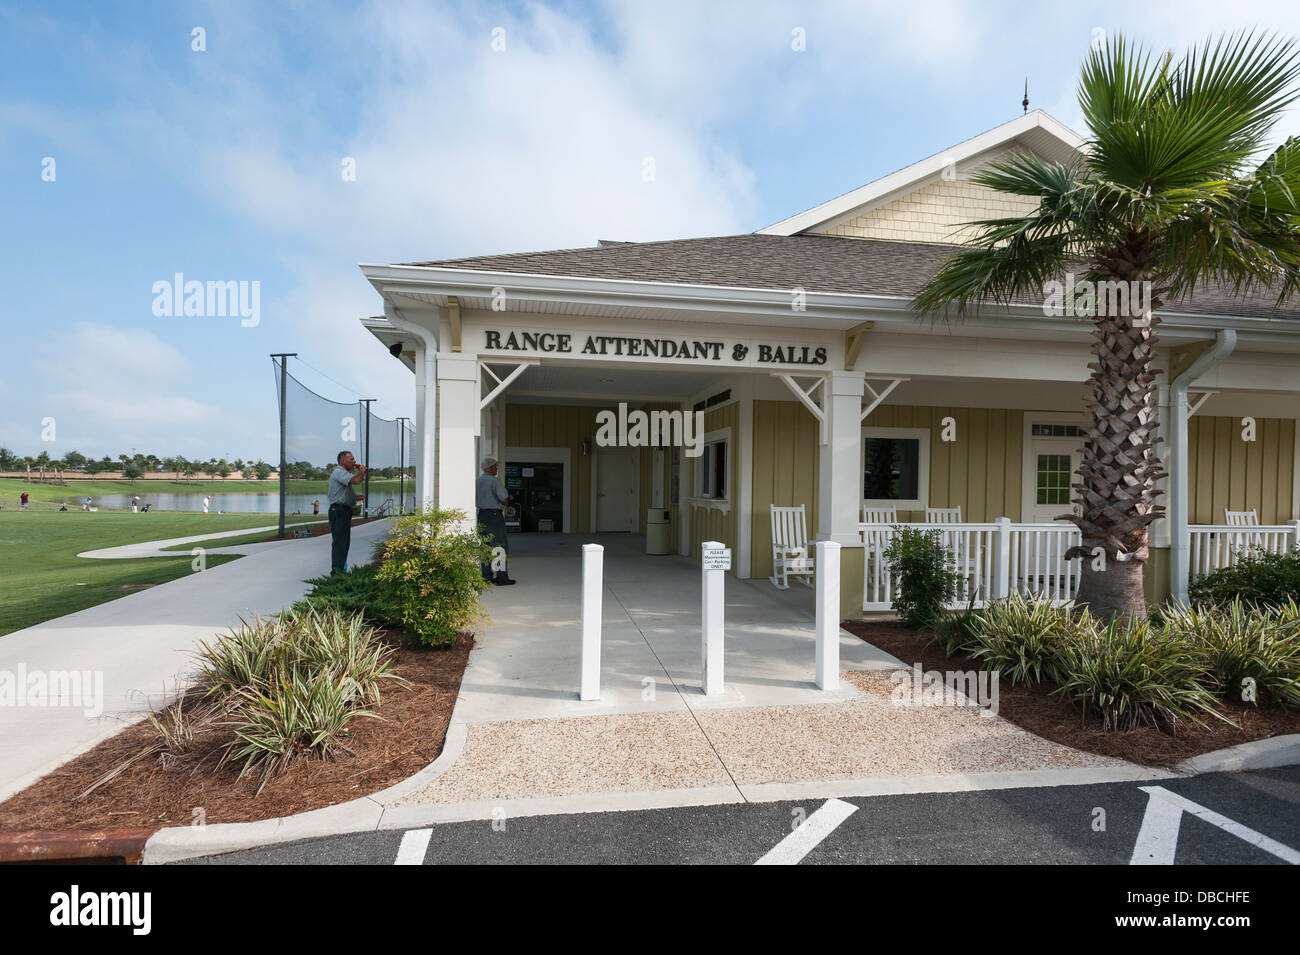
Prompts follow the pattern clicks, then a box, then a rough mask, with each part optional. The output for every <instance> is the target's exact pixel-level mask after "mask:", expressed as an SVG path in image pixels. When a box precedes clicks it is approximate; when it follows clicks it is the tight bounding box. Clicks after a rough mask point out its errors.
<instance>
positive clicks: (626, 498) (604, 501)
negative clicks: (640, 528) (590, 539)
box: [596, 449, 638, 532]
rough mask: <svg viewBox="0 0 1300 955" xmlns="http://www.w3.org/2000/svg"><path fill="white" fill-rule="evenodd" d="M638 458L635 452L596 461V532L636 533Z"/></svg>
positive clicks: (602, 454) (599, 457)
mask: <svg viewBox="0 0 1300 955" xmlns="http://www.w3.org/2000/svg"><path fill="white" fill-rule="evenodd" d="M637 463H638V455H637V452H636V451H635V450H634V449H628V450H621V451H606V450H604V449H602V450H601V451H600V453H599V454H598V455H597V457H596V530H597V532H605V531H629V532H630V531H634V530H636V493H637Z"/></svg>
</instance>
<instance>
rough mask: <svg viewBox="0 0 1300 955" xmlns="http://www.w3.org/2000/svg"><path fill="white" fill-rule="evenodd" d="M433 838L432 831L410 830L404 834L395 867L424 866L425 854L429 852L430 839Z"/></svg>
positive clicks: (394, 863)
mask: <svg viewBox="0 0 1300 955" xmlns="http://www.w3.org/2000/svg"><path fill="white" fill-rule="evenodd" d="M432 836H433V830H432V829H410V830H407V831H406V832H404V833H403V834H402V844H401V845H400V846H398V847H397V858H396V859H394V860H393V865H424V854H425V853H426V852H428V851H429V839H430V838H431V837H432Z"/></svg>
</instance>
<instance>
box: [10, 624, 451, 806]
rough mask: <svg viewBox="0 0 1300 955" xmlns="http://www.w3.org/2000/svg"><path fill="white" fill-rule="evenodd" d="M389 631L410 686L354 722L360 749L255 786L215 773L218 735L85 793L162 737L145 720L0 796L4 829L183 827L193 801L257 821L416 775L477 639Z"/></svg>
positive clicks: (431, 750) (447, 716) (438, 739)
mask: <svg viewBox="0 0 1300 955" xmlns="http://www.w3.org/2000/svg"><path fill="white" fill-rule="evenodd" d="M385 637H386V639H388V640H389V642H390V643H391V644H392V645H393V646H396V647H399V649H398V650H397V652H396V653H395V654H394V656H393V669H394V671H395V672H396V673H397V674H398V675H399V676H402V677H404V678H405V679H407V680H409V681H410V683H411V685H410V686H409V687H404V686H401V685H392V684H390V685H388V686H387V687H386V688H385V689H384V691H383V697H382V701H381V703H380V705H379V707H378V708H377V709H376V712H377V713H378V714H379V715H380V716H381V717H383V719H382V720H380V719H366V718H359V719H356V720H354V721H353V722H352V724H351V726H352V733H351V736H350V739H349V746H351V747H352V748H353V749H355V750H356V755H355V756H344V757H342V758H340V759H338V760H336V761H323V760H312V761H310V762H299V763H297V764H295V765H294V766H292V768H290V769H289V771H288V772H287V773H285V775H283V776H280V777H277V778H276V779H273V780H272V781H271V782H269V783H267V785H266V788H264V789H263V790H262V792H261V793H260V794H258V793H257V785H258V784H257V780H255V779H254V778H252V777H249V778H246V779H244V780H239V779H238V778H237V776H238V773H237V770H236V769H235V768H233V767H231V766H226V767H223V768H222V769H221V771H220V772H218V773H215V774H214V773H213V772H212V768H213V767H214V766H215V765H216V762H217V760H218V758H219V756H220V747H219V745H217V744H211V745H208V746H206V747H200V748H198V749H196V751H195V752H193V753H190V754H186V755H185V756H184V757H183V758H182V759H181V760H180V761H179V762H177V763H175V764H173V765H172V766H170V767H168V768H163V767H161V766H160V765H159V764H158V763H157V762H156V761H154V760H142V761H140V762H139V763H137V764H136V765H134V766H132V767H130V768H129V769H128V770H127V771H126V772H124V773H123V774H122V775H120V776H118V777H117V778H116V779H114V780H113V781H112V782H110V783H108V784H106V785H104V786H101V787H100V788H98V789H96V790H95V791H94V792H93V793H91V794H90V795H89V796H87V797H85V798H84V799H79V798H78V797H79V795H80V794H81V793H82V792H84V791H85V789H86V788H87V787H88V786H90V785H91V784H92V783H93V782H94V781H95V780H96V779H98V778H99V777H100V776H102V775H103V774H104V773H106V772H108V771H109V770H111V769H113V768H115V767H117V766H119V765H121V764H122V763H123V762H125V761H126V760H127V759H128V758H129V757H131V756H132V755H134V754H135V753H137V752H139V750H140V749H141V748H142V747H143V746H145V745H146V744H148V743H150V742H152V741H153V740H154V739H155V737H156V733H155V731H154V729H153V726H152V725H151V724H150V723H149V722H148V721H147V720H146V721H144V722H142V723H138V724H136V725H134V726H131V727H129V728H128V729H126V730H124V731H123V732H121V733H119V734H117V735H116V736H114V737H112V738H111V739H108V740H105V741H104V742H103V743H100V744H99V745H98V746H96V747H95V748H94V749H92V750H90V751H89V752H87V753H84V754H83V755H81V756H78V757H77V758H76V759H73V760H72V761H70V762H68V763H66V764H64V765H63V766H61V767H59V768H58V769H56V770H55V771H54V772H52V773H50V774H49V775H48V776H45V777H43V778H41V779H40V780H38V781H37V782H36V783H34V784H33V785H31V786H29V787H28V788H27V789H25V790H23V791H22V792H20V793H18V794H16V795H14V796H12V797H11V798H10V799H8V800H7V801H5V802H3V803H0V831H23V830H38V829H39V830H56V829H57V830H66V829H98V828H128V827H129V828H141V829H145V828H153V829H158V828H162V827H163V826H176V825H182V826H184V825H190V824H191V822H192V820H193V818H194V810H195V809H196V808H202V809H203V812H204V819H205V821H206V822H208V823H217V822H252V821H256V820H259V819H270V818H274V817H276V816H287V815H290V814H292V813H298V812H306V811H307V810H310V809H320V808H322V807H324V806H332V805H335V804H337V803H342V802H347V801H348V800H350V799H356V798H358V797H360V796H365V795H369V794H371V793H376V792H379V791H380V790H382V789H385V788H387V787H388V786H391V785H393V784H395V783H398V782H400V781H401V780H403V779H406V778H408V777H410V776H413V775H414V774H415V773H417V772H419V771H420V770H421V769H423V768H424V767H425V766H427V765H429V763H431V762H433V761H434V760H435V759H436V758H437V757H438V754H439V753H441V752H442V744H443V739H444V738H445V737H446V735H447V725H448V724H449V723H450V722H451V711H452V708H453V707H454V706H455V705H456V697H457V694H458V693H459V692H460V681H461V676H462V674H463V673H464V670H465V665H466V663H467V662H468V659H469V652H470V649H471V648H472V646H473V638H472V637H468V636H462V637H461V638H460V640H459V641H457V643H456V645H455V646H454V647H450V648H447V649H438V650H426V649H406V648H401V643H400V635H399V634H397V633H395V632H390V633H386V634H385Z"/></svg>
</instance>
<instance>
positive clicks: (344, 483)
mask: <svg viewBox="0 0 1300 955" xmlns="http://www.w3.org/2000/svg"><path fill="white" fill-rule="evenodd" d="M337 460H338V467H336V468H335V469H334V470H333V471H331V472H330V484H329V493H328V494H327V495H326V498H327V499H328V500H329V505H330V510H329V519H330V538H331V541H332V546H331V547H330V573H331V574H341V573H343V571H344V570H346V569H347V565H348V548H349V547H350V546H351V545H352V511H353V509H354V508H355V507H356V505H357V501H358V500H360V499H361V498H362V497H363V496H364V495H358V494H357V492H356V491H354V490H353V489H352V486H353V485H354V484H360V483H361V482H362V481H364V480H365V477H366V468H365V465H361V464H357V459H356V458H354V457H353V456H352V452H351V451H340V452H339V453H338V458H337Z"/></svg>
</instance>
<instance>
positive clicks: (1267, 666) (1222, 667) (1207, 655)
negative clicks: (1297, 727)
mask: <svg viewBox="0 0 1300 955" xmlns="http://www.w3.org/2000/svg"><path fill="white" fill-rule="evenodd" d="M1164 620H1165V622H1164V628H1165V630H1166V631H1167V632H1168V633H1169V634H1171V636H1173V637H1175V638H1177V639H1179V640H1182V641H1183V642H1185V643H1187V644H1188V645H1189V646H1192V647H1195V648H1196V650H1197V651H1198V653H1199V654H1200V656H1201V658H1202V659H1203V660H1204V662H1205V665H1206V668H1207V679H1208V685H1209V687H1210V689H1212V690H1213V691H1214V692H1216V693H1217V694H1219V695H1220V696H1222V697H1223V698H1224V699H1231V700H1240V701H1242V702H1246V703H1259V704H1264V705H1267V706H1300V607H1298V606H1297V604H1296V602H1295V601H1294V600H1289V601H1287V602H1286V603H1285V604H1283V605H1281V606H1278V607H1262V608H1255V607H1252V606H1250V605H1248V604H1246V603H1244V602H1242V601H1240V600H1233V601H1231V602H1230V603H1227V604H1221V605H1218V606H1213V607H1174V608H1171V609H1169V610H1166V611H1165V615H1164Z"/></svg>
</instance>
